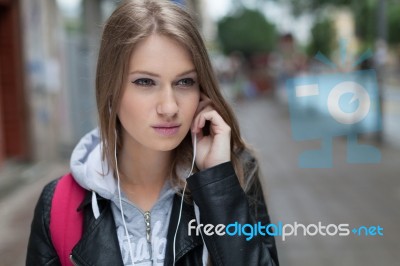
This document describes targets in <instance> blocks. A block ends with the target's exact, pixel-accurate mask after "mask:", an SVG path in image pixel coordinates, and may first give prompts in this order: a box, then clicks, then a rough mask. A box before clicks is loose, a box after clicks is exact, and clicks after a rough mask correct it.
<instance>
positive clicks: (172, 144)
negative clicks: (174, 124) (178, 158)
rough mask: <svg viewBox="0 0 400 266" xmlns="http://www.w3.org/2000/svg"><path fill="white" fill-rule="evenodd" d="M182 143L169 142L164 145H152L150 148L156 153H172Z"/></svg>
mask: <svg viewBox="0 0 400 266" xmlns="http://www.w3.org/2000/svg"><path fill="white" fill-rule="evenodd" d="M181 142H182V141H179V142H178V141H169V142H164V143H162V142H161V143H154V144H156V145H154V144H153V145H152V148H153V149H154V150H157V151H172V150H174V149H176V147H178V146H179V144H180V143H181Z"/></svg>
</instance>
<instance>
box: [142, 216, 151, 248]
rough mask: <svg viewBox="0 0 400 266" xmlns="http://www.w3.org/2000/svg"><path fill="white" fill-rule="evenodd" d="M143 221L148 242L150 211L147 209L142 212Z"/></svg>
mask: <svg viewBox="0 0 400 266" xmlns="http://www.w3.org/2000/svg"><path fill="white" fill-rule="evenodd" d="M143 215H144V223H145V225H146V239H147V242H148V243H150V242H151V241H150V236H151V235H150V234H151V224H150V212H149V211H147V212H145V213H144V214H143Z"/></svg>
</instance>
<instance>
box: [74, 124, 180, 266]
mask: <svg viewBox="0 0 400 266" xmlns="http://www.w3.org/2000/svg"><path fill="white" fill-rule="evenodd" d="M71 172H72V174H73V176H74V178H75V180H76V181H77V182H78V184H79V185H81V186H82V187H83V188H85V189H87V190H90V191H93V194H92V195H93V197H92V208H93V214H94V216H95V217H98V206H97V200H96V193H97V194H98V195H100V196H101V197H103V198H105V199H109V200H110V201H111V202H112V204H111V208H112V213H113V216H114V219H115V223H116V230H117V235H118V240H119V245H120V248H121V254H122V259H123V262H124V265H141V266H147V265H164V257H165V249H166V244H167V230H168V225H169V220H170V215H171V209H172V200H173V195H174V194H175V190H174V189H173V188H172V186H171V184H170V182H169V181H167V182H166V183H165V185H164V187H163V189H162V191H161V193H160V196H159V199H158V200H157V202H156V204H155V205H154V206H153V208H152V209H151V210H150V215H149V217H147V219H146V215H145V213H144V212H143V211H142V210H140V209H139V208H138V207H136V206H135V205H134V204H133V203H132V202H130V201H129V200H128V199H127V198H126V197H125V196H124V194H123V193H122V192H121V193H122V197H121V203H122V212H121V208H120V200H119V196H118V185H117V181H116V180H115V178H114V177H113V172H112V171H111V170H110V171H108V165H107V162H105V161H103V160H102V159H101V143H100V136H99V131H98V129H97V128H96V129H94V130H92V131H91V132H89V133H88V134H86V135H85V136H84V137H83V138H82V139H81V140H80V141H79V143H78V145H77V146H76V147H75V149H74V151H73V152H72V156H71ZM122 213H123V214H124V217H125V222H126V225H127V230H128V235H129V238H130V243H131V247H132V252H133V260H134V262H133V263H132V261H131V258H130V252H129V242H128V240H127V236H126V234H125V228H124V224H123V220H122ZM146 222H149V224H150V234H148V232H147V230H148V229H149V227H148V226H147V227H146Z"/></svg>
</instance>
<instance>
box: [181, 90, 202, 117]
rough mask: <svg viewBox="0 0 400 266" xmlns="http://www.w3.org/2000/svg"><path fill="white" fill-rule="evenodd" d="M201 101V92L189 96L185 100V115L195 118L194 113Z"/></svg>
mask: <svg viewBox="0 0 400 266" xmlns="http://www.w3.org/2000/svg"><path fill="white" fill-rule="evenodd" d="M199 101H200V94H198V95H197V94H194V95H193V96H192V97H190V98H189V97H188V98H187V99H185V100H184V106H185V107H184V109H185V116H186V117H187V118H188V119H194V115H195V113H196V110H197V106H198V105H199Z"/></svg>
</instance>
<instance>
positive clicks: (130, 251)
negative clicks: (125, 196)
mask: <svg viewBox="0 0 400 266" xmlns="http://www.w3.org/2000/svg"><path fill="white" fill-rule="evenodd" d="M114 134H115V146H114V159H115V165H116V167H115V168H116V171H117V182H118V185H117V187H118V198H119V208H120V209H121V217H122V223H123V224H124V229H125V235H126V239H127V241H128V246H129V255H130V257H131V262H132V264H131V265H135V263H134V261H133V253H132V252H133V251H132V245H131V239H130V238H129V232H128V228H127V226H126V222H125V215H124V209H123V208H122V199H121V198H122V197H121V186H120V179H119V171H118V160H117V131H114Z"/></svg>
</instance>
